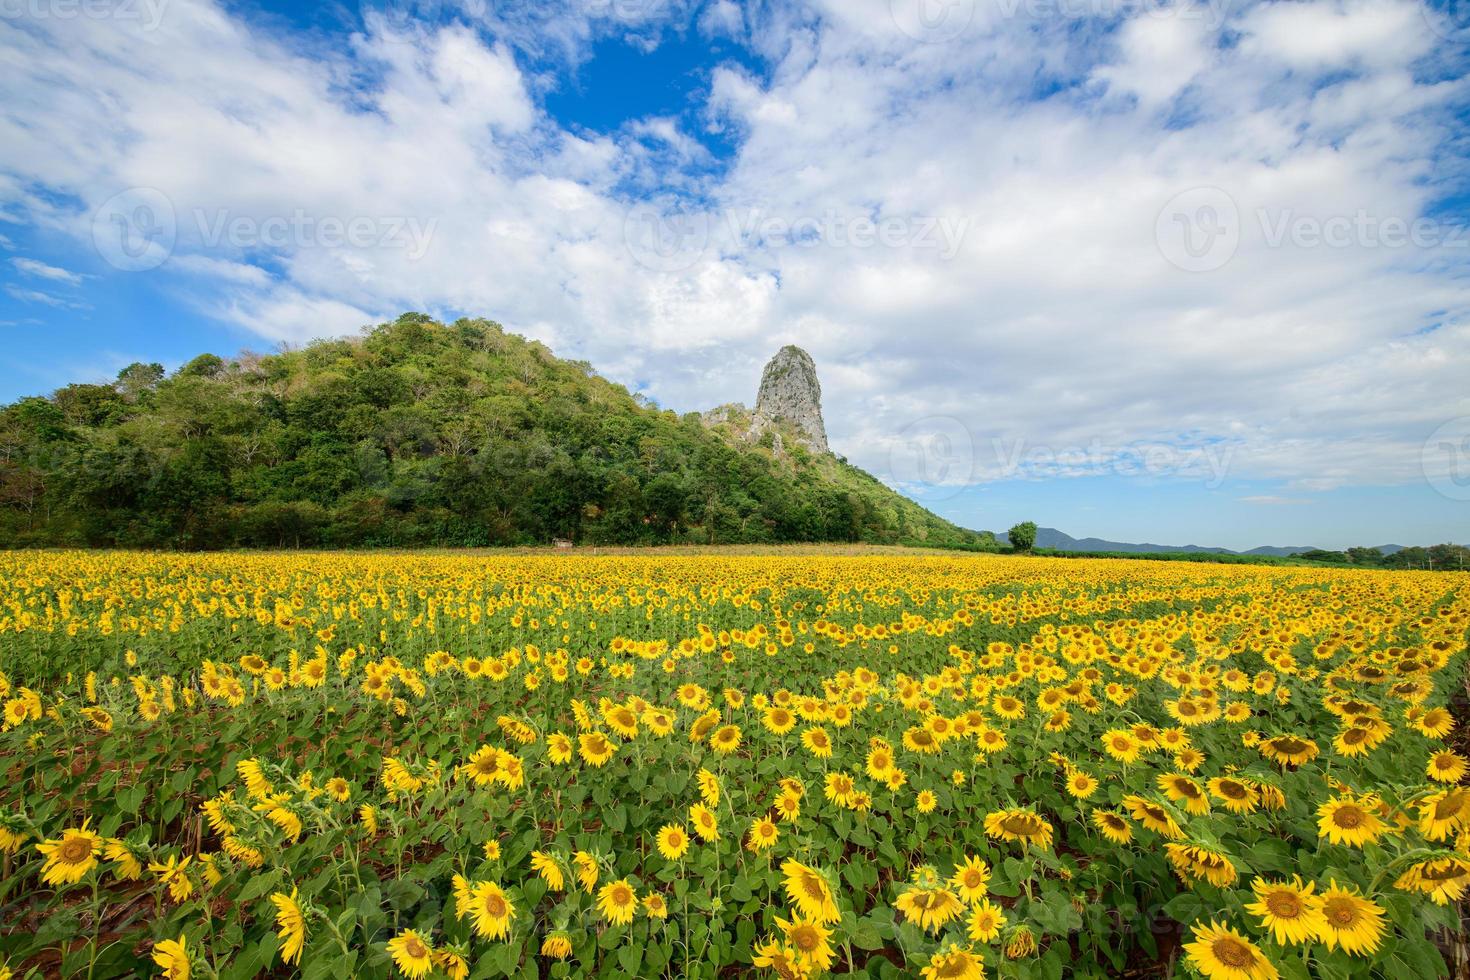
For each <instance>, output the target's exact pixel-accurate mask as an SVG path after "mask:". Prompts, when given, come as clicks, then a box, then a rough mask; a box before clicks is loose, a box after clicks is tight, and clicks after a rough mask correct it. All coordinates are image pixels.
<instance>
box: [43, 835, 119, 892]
mask: <svg viewBox="0 0 1470 980" xmlns="http://www.w3.org/2000/svg"><path fill="white" fill-rule="evenodd" d="M89 823H90V821H89ZM102 846H103V844H102V838H101V837H99V836H98V835H97V834H95V833H93V832H92V831H91V829H90V828H89V827H88V824H86V823H84V824H82V825H81V826H80V827H68V828H67V829H66V830H63V831H62V832H61V837H60V839H58V840H46V841H42V842H41V843H39V844H37V845H36V850H37V851H40V852H41V856H42V857H44V858H45V859H46V863H45V864H44V865H43V866H42V868H41V880H42V881H44V882H45V883H46V884H48V885H74V884H76V883H77V882H78V881H81V880H82V878H83V876H85V875H86V873H87V872H88V871H91V870H92V869H93V868H95V867H97V857H98V855H100V854H101V853H102Z"/></svg>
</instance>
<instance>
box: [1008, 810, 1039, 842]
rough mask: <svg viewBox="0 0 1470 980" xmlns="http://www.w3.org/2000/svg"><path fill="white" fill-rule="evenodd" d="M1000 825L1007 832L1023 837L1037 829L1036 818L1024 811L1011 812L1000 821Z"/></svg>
mask: <svg viewBox="0 0 1470 980" xmlns="http://www.w3.org/2000/svg"><path fill="white" fill-rule="evenodd" d="M1000 825H1001V827H1002V828H1003V829H1005V830H1006V831H1007V832H1008V833H1012V834H1016V835H1018V836H1021V837H1025V836H1027V835H1029V834H1034V833H1036V831H1037V829H1038V828H1037V826H1036V820H1035V819H1034V818H1032V817H1030V816H1027V815H1026V814H1024V813H1017V814H1013V815H1011V816H1009V817H1006V818H1005V819H1004V820H1002V821H1001V822H1000Z"/></svg>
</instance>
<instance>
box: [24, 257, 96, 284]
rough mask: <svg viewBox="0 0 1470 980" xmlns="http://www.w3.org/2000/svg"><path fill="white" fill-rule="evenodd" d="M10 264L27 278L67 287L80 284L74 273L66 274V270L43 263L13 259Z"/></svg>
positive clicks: (79, 277) (80, 279)
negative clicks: (31, 277)
mask: <svg viewBox="0 0 1470 980" xmlns="http://www.w3.org/2000/svg"><path fill="white" fill-rule="evenodd" d="M10 262H11V264H12V265H14V266H15V267H16V268H17V269H19V270H20V271H21V272H23V273H25V274H26V275H28V276H35V277H36V278H38V279H49V280H51V281H52V282H59V283H62V284H64V285H67V286H80V285H81V284H82V277H81V276H79V275H77V274H76V273H75V272H68V271H67V270H66V269H61V268H58V267H56V266H54V265H47V264H46V263H45V262H40V261H38V260H36V259H26V258H13V259H11V260H10Z"/></svg>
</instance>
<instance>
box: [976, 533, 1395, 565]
mask: <svg viewBox="0 0 1470 980" xmlns="http://www.w3.org/2000/svg"><path fill="white" fill-rule="evenodd" d="M996 538H997V539H998V540H1000V541H1001V542H1003V543H1009V541H1008V539H1007V538H1006V535H1005V533H1004V532H999V533H997V534H996ZM1036 547H1038V548H1047V549H1050V550H1053V551H1115V552H1123V553H1131V554H1140V555H1145V554H1216V555H1266V556H1270V557H1273V558H1290V557H1291V556H1292V555H1299V554H1302V553H1303V552H1308V551H1317V550H1319V549H1317V548H1316V547H1314V546H1312V545H1293V546H1287V547H1277V546H1273V545H1263V546H1261V547H1259V548H1252V549H1250V550H1249V551H1233V550H1231V549H1230V548H1221V547H1217V546H1210V545H1199V544H1184V545H1171V544H1147V543H1145V544H1132V543H1129V542H1126V541H1107V540H1104V539H1103V538H1074V537H1072V536H1071V535H1070V534H1067V533H1066V532H1064V531H1058V530H1057V529H1056V528H1054V527H1040V528H1037V529H1036ZM1378 550H1379V551H1381V552H1383V554H1385V555H1392V554H1396V553H1398V552H1400V551H1403V550H1404V546H1403V545H1397V544H1385V545H1380V546H1379V547H1378Z"/></svg>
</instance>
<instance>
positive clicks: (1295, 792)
mask: <svg viewBox="0 0 1470 980" xmlns="http://www.w3.org/2000/svg"><path fill="white" fill-rule="evenodd" d="M1467 582H1470V580H1467V579H1466V578H1465V577H1464V576H1456V575H1434V574H1428V573H1412V572H1403V573H1389V572H1372V571H1362V572H1358V571H1352V570H1336V569H1333V570H1321V569H1313V568H1288V567H1273V566H1265V567H1262V566H1223V565H1214V566H1212V565H1204V564H1192V563H1191V564H1183V563H1179V564H1176V563H1165V562H1137V561H1122V560H1117V561H1115V560H1093V561H1075V560H1066V559H1045V558H1010V557H994V556H951V555H942V554H913V553H896V554H876V553H858V554H833V553H823V552H815V553H809V552H802V551H785V552H780V553H776V554H771V555H756V554H736V553H731V552H719V551H714V552H710V553H703V554H696V553H679V552H670V553H658V552H654V553H645V554H614V555H580V554H574V555H546V554H539V555H538V554H529V555H517V554H509V553H506V554H452V553H442V554H436V553H428V554H426V553H415V554H385V553H313V554H301V553H292V554H189V555H168V554H137V553H121V552H101V553H98V552H89V553H82V552H10V553H4V554H0V705H3V718H0V724H3V733H0V777H3V778H0V861H3V865H0V980H11V978H19V977H41V976H44V977H55V976H63V977H87V978H101V977H124V976H143V977H148V976H166V977H170V978H189V977H203V978H220V980H243V978H247V977H255V976H273V977H295V976H302V977H308V978H312V977H321V978H327V977H333V978H335V977H365V978H397V977H408V978H412V980H417V978H421V977H431V976H432V977H436V978H443V977H448V978H454V980H465V978H480V977H522V978H535V977H572V976H576V977H582V976H587V977H592V976H596V977H629V978H631V977H639V978H654V977H679V978H716V977H734V976H779V977H788V978H790V977H818V976H829V975H830V976H850V977H857V976H862V977H874V978H889V977H924V978H926V980H934V978H978V977H984V976H1010V977H1026V978H1030V977H1041V978H1059V977H1063V976H1067V977H1074V976H1075V977H1089V976H1121V975H1132V976H1180V977H1197V976H1203V977H1210V978H1226V980H1268V978H1275V977H1291V978H1305V977H1343V978H1346V977H1379V976H1384V977H1397V978H1407V977H1433V976H1443V975H1448V974H1449V973H1450V971H1451V969H1452V968H1458V965H1459V964H1458V963H1457V961H1458V960H1459V958H1460V957H1462V956H1463V955H1464V954H1463V953H1462V952H1457V951H1458V950H1463V949H1464V934H1463V932H1462V931H1461V924H1460V902H1461V899H1462V898H1463V897H1464V895H1465V892H1466V890H1467V888H1470V786H1467V785H1466V784H1465V775H1466V769H1467V762H1466V759H1465V758H1464V756H1463V755H1462V754H1461V752H1459V751H1457V749H1456V746H1457V745H1459V744H1461V743H1460V742H1459V741H1458V737H1459V734H1460V733H1459V732H1458V731H1457V728H1456V714H1457V713H1459V712H1460V710H1461V703H1462V702H1463V699H1464V696H1465V690H1466V684H1465V659H1466V658H1465V648H1466V639H1467V630H1470V584H1467Z"/></svg>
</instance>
